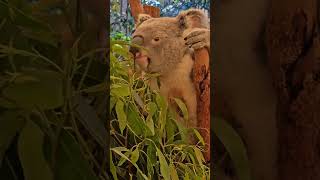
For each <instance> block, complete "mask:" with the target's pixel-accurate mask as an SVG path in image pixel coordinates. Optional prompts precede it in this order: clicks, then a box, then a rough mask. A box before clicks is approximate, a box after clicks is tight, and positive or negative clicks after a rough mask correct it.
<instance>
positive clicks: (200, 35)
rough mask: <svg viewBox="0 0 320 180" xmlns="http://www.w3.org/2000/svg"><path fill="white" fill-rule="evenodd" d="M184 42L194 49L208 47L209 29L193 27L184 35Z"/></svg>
mask: <svg viewBox="0 0 320 180" xmlns="http://www.w3.org/2000/svg"><path fill="white" fill-rule="evenodd" d="M184 40H185V44H186V45H187V46H189V48H192V49H194V50H198V49H201V48H204V47H205V48H208V49H210V30H209V29H205V28H195V29H194V30H192V31H190V32H189V33H188V34H187V35H186V36H185V37H184Z"/></svg>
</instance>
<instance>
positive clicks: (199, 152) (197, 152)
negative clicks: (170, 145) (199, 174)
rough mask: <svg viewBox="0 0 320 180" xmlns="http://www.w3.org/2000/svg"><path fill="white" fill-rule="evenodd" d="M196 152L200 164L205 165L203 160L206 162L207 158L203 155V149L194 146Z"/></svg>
mask: <svg viewBox="0 0 320 180" xmlns="http://www.w3.org/2000/svg"><path fill="white" fill-rule="evenodd" d="M193 150H194V153H195V155H196V158H197V160H198V163H199V164H200V166H201V167H202V166H203V162H205V159H204V157H203V153H202V152H201V150H200V149H199V148H197V147H196V146H194V147H193Z"/></svg>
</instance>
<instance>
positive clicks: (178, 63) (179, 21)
mask: <svg viewBox="0 0 320 180" xmlns="http://www.w3.org/2000/svg"><path fill="white" fill-rule="evenodd" d="M191 14H192V15H195V16H194V17H195V18H198V19H199V22H200V25H201V27H200V28H197V29H190V28H189V26H190V23H189V19H188V18H189V16H190V15H191ZM132 36H133V42H134V41H135V40H136V39H139V43H140V44H139V45H141V46H143V47H144V48H145V50H139V53H140V55H141V54H143V56H147V57H148V59H149V61H148V63H147V64H144V65H142V66H140V68H141V69H142V70H143V71H146V72H156V73H159V74H160V87H158V86H157V81H156V79H153V80H151V81H150V87H151V88H152V89H154V90H158V91H160V94H161V95H163V96H164V97H166V98H167V99H168V100H170V99H171V98H181V99H182V100H183V101H184V103H185V104H186V106H187V109H188V113H189V120H188V121H187V122H184V124H185V125H186V126H188V127H197V109H196V107H197V98H196V93H195V88H194V84H193V82H192V78H191V72H192V68H193V63H194V59H193V51H194V50H196V49H200V48H202V47H207V48H209V46H210V35H209V29H208V18H207V17H206V16H205V15H204V14H203V12H201V11H199V10H195V9H190V10H188V11H184V12H181V13H180V14H179V15H178V16H177V17H160V18H151V17H150V16H148V15H140V16H139V19H138V21H137V24H136V29H135V32H134V33H133V35H132ZM141 39H142V40H141ZM142 41H143V42H142ZM136 42H138V41H136ZM135 53H138V52H134V54H135Z"/></svg>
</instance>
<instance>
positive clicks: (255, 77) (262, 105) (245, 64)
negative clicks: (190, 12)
mask: <svg viewBox="0 0 320 180" xmlns="http://www.w3.org/2000/svg"><path fill="white" fill-rule="evenodd" d="M216 5H217V6H216V7H215V10H216V11H215V14H214V21H213V23H214V26H215V32H214V33H215V37H214V42H215V51H214V59H213V67H214V69H213V77H214V79H215V80H216V84H214V87H213V91H214V93H216V94H217V95H216V96H217V97H224V100H225V103H226V104H227V105H228V107H229V109H230V111H231V112H232V115H233V118H234V121H235V122H236V124H238V126H239V127H237V128H236V130H237V131H238V132H239V134H240V135H241V137H242V138H243V140H244V142H245V144H246V146H247V152H248V157H249V163H250V168H251V174H252V180H277V138H278V137H277V136H278V135H277V132H278V129H277V125H276V124H277V122H276V104H277V97H276V92H275V89H274V87H273V85H272V78H271V73H270V72H269V69H268V66H267V62H266V53H265V48H263V43H264V42H263V30H264V28H265V27H264V24H265V23H264V22H265V20H266V18H267V10H268V8H269V6H270V0H221V1H220V3H219V4H218V3H216ZM215 100H217V98H214V101H215ZM213 124H214V123H213ZM217 179H235V177H230V176H226V177H224V178H220V177H217Z"/></svg>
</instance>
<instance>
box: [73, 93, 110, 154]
mask: <svg viewBox="0 0 320 180" xmlns="http://www.w3.org/2000/svg"><path fill="white" fill-rule="evenodd" d="M73 103H74V104H73V106H74V107H76V108H75V109H76V112H77V117H79V120H80V122H81V123H82V124H83V126H84V127H85V128H86V129H87V130H88V131H89V132H90V134H91V135H92V137H94V139H95V140H96V141H97V142H98V143H99V145H100V146H101V147H103V148H106V147H107V142H106V139H105V136H106V134H108V132H107V129H106V127H105V125H104V123H103V121H102V120H101V118H99V116H98V115H97V112H96V110H95V109H94V107H92V106H90V105H89V104H88V103H87V102H86V100H85V99H84V97H83V96H81V95H76V96H75V97H73Z"/></svg>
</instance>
